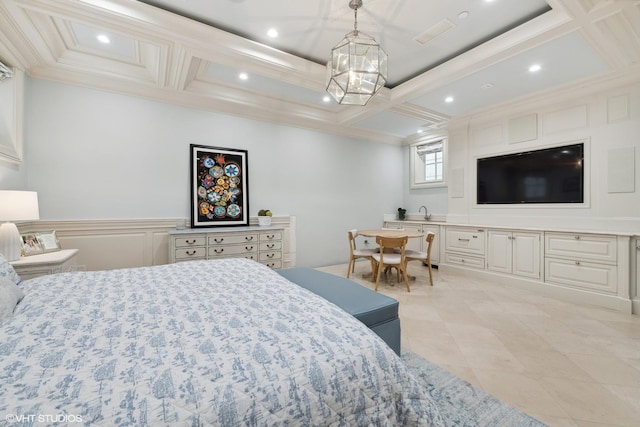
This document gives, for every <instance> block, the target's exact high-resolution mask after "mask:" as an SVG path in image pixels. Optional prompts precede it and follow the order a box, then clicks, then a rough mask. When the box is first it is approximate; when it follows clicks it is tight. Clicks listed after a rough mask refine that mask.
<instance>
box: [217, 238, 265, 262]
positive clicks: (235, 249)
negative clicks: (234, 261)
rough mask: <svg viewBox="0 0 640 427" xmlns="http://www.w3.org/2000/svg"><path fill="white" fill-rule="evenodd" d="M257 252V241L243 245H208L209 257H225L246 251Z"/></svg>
mask: <svg viewBox="0 0 640 427" xmlns="http://www.w3.org/2000/svg"><path fill="white" fill-rule="evenodd" d="M252 252H258V243H257V242H256V243H247V244H244V245H227V246H211V247H209V253H208V255H209V258H216V257H220V258H225V257H232V256H235V255H241V254H246V253H252Z"/></svg>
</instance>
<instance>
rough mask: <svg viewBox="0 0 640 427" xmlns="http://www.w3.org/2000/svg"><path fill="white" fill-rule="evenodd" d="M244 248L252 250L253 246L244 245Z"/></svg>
mask: <svg viewBox="0 0 640 427" xmlns="http://www.w3.org/2000/svg"><path fill="white" fill-rule="evenodd" d="M244 249H245V250H247V251H252V250H253V246H245V247H244Z"/></svg>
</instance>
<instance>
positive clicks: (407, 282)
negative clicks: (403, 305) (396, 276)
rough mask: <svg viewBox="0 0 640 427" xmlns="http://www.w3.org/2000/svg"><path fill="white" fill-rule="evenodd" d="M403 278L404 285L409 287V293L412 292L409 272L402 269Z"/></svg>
mask: <svg viewBox="0 0 640 427" xmlns="http://www.w3.org/2000/svg"><path fill="white" fill-rule="evenodd" d="M402 277H403V278H404V284H405V285H407V292H411V288H410V287H409V278H408V277H407V270H406V269H404V268H403V269H402Z"/></svg>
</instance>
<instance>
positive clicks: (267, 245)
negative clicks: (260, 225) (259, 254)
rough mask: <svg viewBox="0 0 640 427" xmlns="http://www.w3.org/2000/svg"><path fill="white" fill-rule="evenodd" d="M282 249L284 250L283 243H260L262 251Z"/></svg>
mask: <svg viewBox="0 0 640 427" xmlns="http://www.w3.org/2000/svg"><path fill="white" fill-rule="evenodd" d="M280 249H282V242H281V241H278V240H274V241H272V242H260V251H274V250H275V251H279V250H280Z"/></svg>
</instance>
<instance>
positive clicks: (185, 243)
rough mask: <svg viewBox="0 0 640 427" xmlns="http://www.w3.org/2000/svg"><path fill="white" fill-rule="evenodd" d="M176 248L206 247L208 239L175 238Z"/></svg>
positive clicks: (196, 237) (195, 237)
mask: <svg viewBox="0 0 640 427" xmlns="http://www.w3.org/2000/svg"><path fill="white" fill-rule="evenodd" d="M174 242H175V245H176V248H184V247H191V246H204V245H205V244H206V242H207V239H206V238H205V237H204V236H180V237H174Z"/></svg>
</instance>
